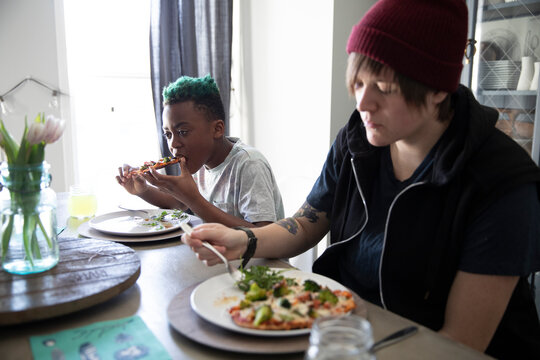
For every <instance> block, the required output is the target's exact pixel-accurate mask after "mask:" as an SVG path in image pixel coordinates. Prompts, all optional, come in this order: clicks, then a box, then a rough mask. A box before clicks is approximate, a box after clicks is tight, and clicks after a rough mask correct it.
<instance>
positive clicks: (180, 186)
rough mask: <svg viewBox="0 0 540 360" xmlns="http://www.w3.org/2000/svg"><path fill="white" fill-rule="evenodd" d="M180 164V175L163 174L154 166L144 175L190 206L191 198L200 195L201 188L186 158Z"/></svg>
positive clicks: (152, 182)
mask: <svg viewBox="0 0 540 360" xmlns="http://www.w3.org/2000/svg"><path fill="white" fill-rule="evenodd" d="M179 164H180V175H178V176H173V175H162V174H160V173H158V172H157V171H156V170H155V169H153V168H150V171H148V172H147V173H144V174H143V175H142V176H143V177H144V178H145V179H146V181H148V182H149V183H150V184H152V185H154V186H155V187H157V188H158V189H159V190H161V191H163V192H164V193H167V194H170V195H172V196H173V197H174V198H176V199H177V200H179V201H180V202H182V203H183V204H185V205H187V206H188V207H190V203H191V200H193V199H194V198H195V197H196V196H200V193H199V189H198V188H197V184H195V181H194V180H193V177H192V176H191V173H190V172H189V170H188V168H187V166H186V159H185V158H181V159H180V162H179Z"/></svg>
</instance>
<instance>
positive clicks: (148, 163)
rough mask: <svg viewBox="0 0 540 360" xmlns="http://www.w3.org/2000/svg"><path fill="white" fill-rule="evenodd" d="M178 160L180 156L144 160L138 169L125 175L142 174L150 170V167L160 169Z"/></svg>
mask: <svg viewBox="0 0 540 360" xmlns="http://www.w3.org/2000/svg"><path fill="white" fill-rule="evenodd" d="M178 162H180V157H169V156H165V157H163V158H161V159H159V160H158V161H146V162H145V163H144V164H143V165H142V166H140V167H139V168H138V169H135V170H132V171H130V172H129V173H128V174H127V175H134V174H144V173H145V172H148V171H150V168H154V169H156V170H157V169H162V168H164V167H167V166H169V165H172V164H176V163H178Z"/></svg>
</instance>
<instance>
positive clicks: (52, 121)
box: [43, 116, 66, 144]
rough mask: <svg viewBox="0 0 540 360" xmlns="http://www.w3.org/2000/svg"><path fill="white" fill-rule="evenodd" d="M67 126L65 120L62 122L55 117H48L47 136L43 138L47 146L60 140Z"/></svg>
mask: <svg viewBox="0 0 540 360" xmlns="http://www.w3.org/2000/svg"><path fill="white" fill-rule="evenodd" d="M65 124H66V122H65V121H64V120H60V119H58V118H55V117H53V116H47V120H46V121H45V135H44V137H43V140H44V141H45V142H46V143H47V144H52V143H53V142H56V141H57V140H58V139H60V136H62V133H63V132H64V127H65Z"/></svg>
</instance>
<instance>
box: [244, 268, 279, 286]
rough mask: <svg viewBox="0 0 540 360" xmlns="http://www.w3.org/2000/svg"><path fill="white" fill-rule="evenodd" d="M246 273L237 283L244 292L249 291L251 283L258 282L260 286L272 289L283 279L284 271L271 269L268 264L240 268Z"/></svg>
mask: <svg viewBox="0 0 540 360" xmlns="http://www.w3.org/2000/svg"><path fill="white" fill-rule="evenodd" d="M240 271H242V272H243V273H244V278H243V279H242V280H240V281H238V282H237V283H236V285H237V286H238V288H239V289H240V290H242V291H243V292H247V291H249V289H250V287H251V284H253V283H257V285H258V286H259V288H261V289H265V290H270V289H272V286H274V284H277V283H279V282H280V281H281V280H283V278H284V276H283V275H281V273H282V272H283V271H281V270H280V271H275V270H270V268H269V267H268V266H252V267H250V268H249V269H240Z"/></svg>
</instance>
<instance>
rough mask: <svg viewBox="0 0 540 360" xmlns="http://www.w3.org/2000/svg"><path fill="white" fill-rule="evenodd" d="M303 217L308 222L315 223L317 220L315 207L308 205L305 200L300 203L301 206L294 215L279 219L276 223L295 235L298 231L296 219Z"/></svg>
mask: <svg viewBox="0 0 540 360" xmlns="http://www.w3.org/2000/svg"><path fill="white" fill-rule="evenodd" d="M301 217H305V218H306V219H308V221H309V222H310V223H313V224H314V223H316V222H317V221H318V220H319V216H318V215H317V209H315V208H314V207H312V206H311V205H309V204H308V203H307V202H306V203H304V205H302V207H301V208H300V209H299V210H298V211H297V212H296V214H294V216H293V217H292V218H291V217H289V218H286V219H282V220H279V221H278V222H277V223H276V224H278V225H279V226H281V227H283V228H285V229H286V230H287V231H288V232H290V233H291V234H293V235H296V234H297V233H298V221H296V219H298V218H301Z"/></svg>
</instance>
